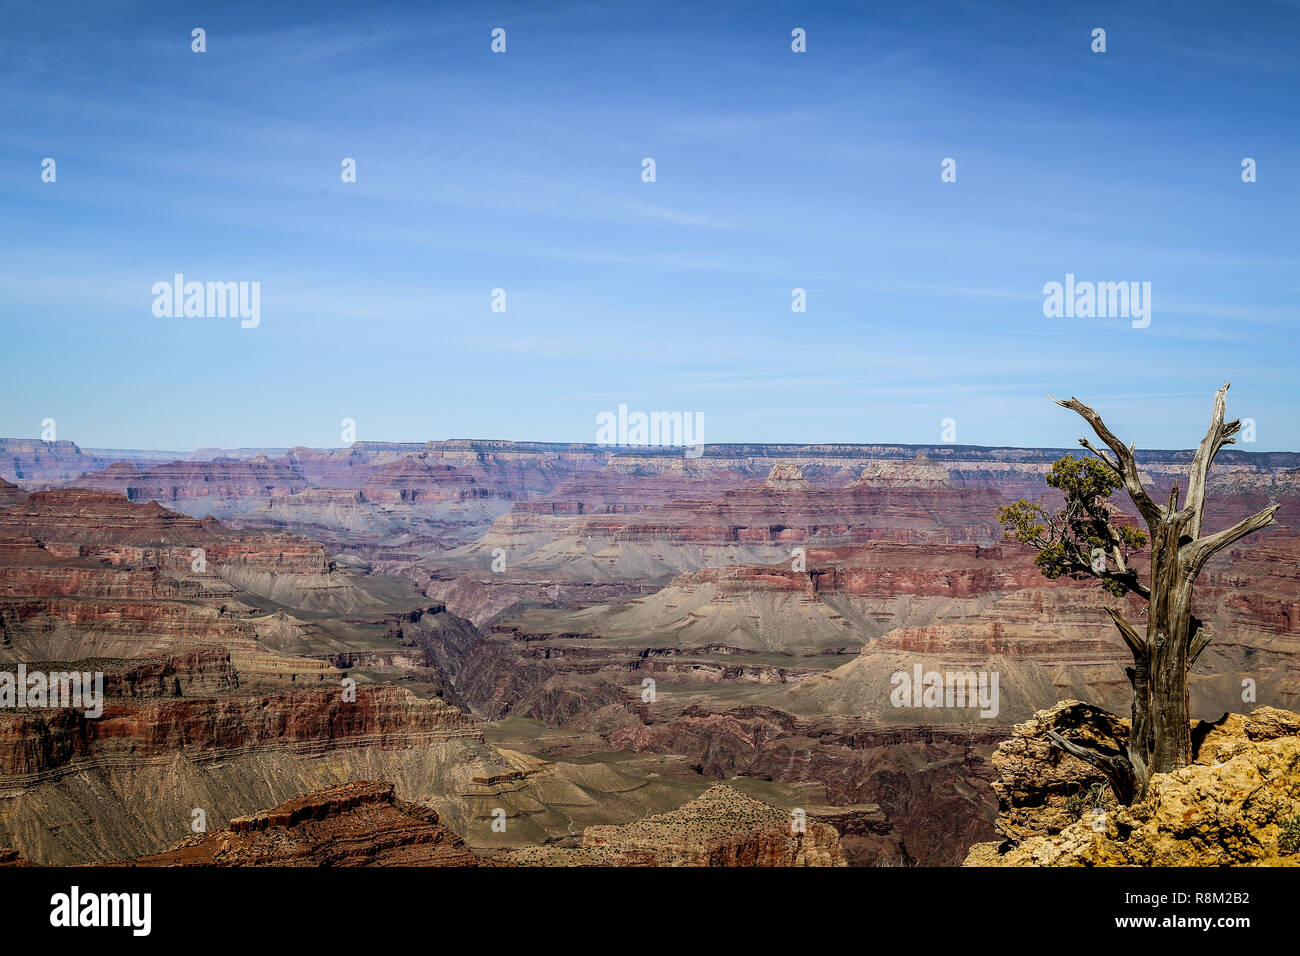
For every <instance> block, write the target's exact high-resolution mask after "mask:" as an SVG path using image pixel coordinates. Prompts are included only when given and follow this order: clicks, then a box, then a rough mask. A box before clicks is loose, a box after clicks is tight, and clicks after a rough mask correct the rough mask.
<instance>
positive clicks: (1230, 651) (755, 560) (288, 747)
mask: <svg viewBox="0 0 1300 956" xmlns="http://www.w3.org/2000/svg"><path fill="white" fill-rule="evenodd" d="M1064 453H1065V451H1064V450H1055V449H1011V448H1007V449H997V448H972V447H966V446H955V445H947V446H944V445H939V446H926V447H919V446H891V445H860V446H847V445H836V446H829V445H822V446H818V445H810V446H793V445H706V446H704V447H703V449H702V454H701V455H700V456H699V457H692V458H687V457H683V456H682V455H681V453H680V451H678V452H677V453H676V454H674V453H673V452H672V451H671V450H665V449H629V448H617V447H604V446H590V445H547V444H544V443H513V442H490V441H446V442H426V443H413V444H398V443H363V442H358V443H356V444H354V445H353V446H351V447H349V448H344V449H326V450H317V449H308V448H292V449H245V450H219V449H208V450H205V451H202V452H195V453H188V454H185V455H171V456H169V455H168V454H166V453H155V452H131V451H113V450H94V449H92V450H82V449H80V448H78V447H77V446H76V445H74V444H73V443H71V442H39V441H32V440H18V439H0V667H9V668H12V667H13V666H16V665H17V664H18V663H20V662H21V663H24V664H25V665H27V666H28V667H29V668H35V667H37V665H42V666H47V669H49V670H56V669H69V670H70V669H74V667H75V668H76V669H80V670H97V671H101V672H103V674H104V677H105V687H106V697H107V700H106V703H105V708H104V713H103V715H102V717H100V718H98V719H88V718H85V717H84V716H82V715H80V714H78V713H76V712H73V711H66V710H52V709H51V710H37V709H27V710H22V711H12V710H11V711H0V848H4V849H6V850H7V851H8V852H10V853H12V854H16V855H17V856H18V857H20V858H22V859H25V860H28V861H31V862H36V863H94V862H101V863H102V862H109V861H114V860H128V859H130V860H139V861H140V862H141V863H142V864H143V863H144V862H145V861H153V862H156V863H163V862H167V861H170V862H168V863H167V865H182V864H184V863H203V864H205V865H206V864H214V865H220V861H219V860H218V859H217V857H218V856H219V855H221V859H222V860H225V861H227V862H230V863H232V865H259V862H270V861H274V860H276V859H277V858H278V857H277V854H278V855H279V856H280V857H282V858H283V859H284V860H285V861H286V862H288V861H298V862H299V863H302V864H304V865H320V864H321V863H322V861H325V860H327V858H328V857H327V855H323V854H324V852H325V851H324V850H323V849H322V848H323V847H324V846H325V845H326V844H327V843H328V842H329V840H330V839H332V837H331V836H330V834H332V833H335V832H337V833H338V834H339V835H340V836H339V839H340V840H341V841H342V843H343V844H346V845H347V846H349V847H352V848H353V849H349V850H347V851H345V852H343V851H341V852H342V855H341V856H340V857H338V858H337V862H338V863H339V864H340V865H345V864H348V863H371V864H374V865H390V864H391V865H401V864H402V863H403V861H406V862H414V863H417V865H426V864H427V865H434V864H436V863H438V862H439V861H452V862H453V864H454V865H466V864H467V863H468V862H473V861H480V862H491V863H493V864H495V865H587V864H596V865H695V864H698V863H701V862H704V863H711V864H713V865H751V864H754V863H758V862H765V863H772V864H776V865H791V864H794V863H804V862H807V863H810V864H813V865H839V864H841V863H848V864H850V865H911V864H918V863H919V864H927V865H955V864H958V863H961V862H962V860H963V859H965V858H966V856H967V853H968V850H969V848H970V847H971V846H972V845H975V844H984V843H988V842H989V841H991V840H993V839H994V837H995V835H996V832H997V831H996V830H995V825H996V822H997V820H998V819H999V817H998V813H999V798H998V796H997V791H996V788H995V784H996V782H997V780H998V773H999V770H998V767H997V761H996V758H995V754H996V753H997V751H998V747H999V745H1001V744H1002V742H1003V741H1005V740H1006V739H1007V738H1008V737H1009V736H1010V735H1011V732H1012V728H1013V727H1014V725H1016V724H1017V723H1020V722H1023V721H1025V720H1028V719H1030V718H1031V717H1032V716H1033V715H1034V714H1035V712H1037V711H1040V710H1041V709H1042V708H1045V707H1051V706H1053V705H1055V704H1056V703H1057V702H1058V701H1060V700H1064V699H1077V700H1087V701H1090V702H1092V703H1093V704H1094V705H1096V706H1099V707H1103V708H1106V709H1108V710H1111V711H1115V712H1118V713H1123V712H1125V710H1126V708H1127V699H1128V698H1127V695H1128V682H1127V680H1126V678H1125V676H1124V670H1123V668H1124V666H1125V664H1126V663H1127V661H1128V654H1127V650H1126V648H1125V647H1124V645H1123V642H1122V641H1121V640H1120V639H1119V637H1118V635H1117V634H1116V633H1115V632H1114V628H1113V626H1112V625H1111V624H1110V622H1109V619H1108V618H1107V616H1106V614H1105V611H1104V608H1105V606H1106V604H1107V603H1108V601H1109V600H1111V599H1110V598H1109V597H1108V596H1107V595H1105V594H1104V593H1103V592H1101V591H1100V590H1098V589H1097V588H1095V587H1093V586H1091V585H1090V584H1089V583H1088V582H1081V581H1072V580H1068V579H1060V580H1056V581H1049V580H1046V579H1044V578H1043V577H1042V576H1041V575H1040V574H1039V572H1038V569H1037V567H1036V566H1035V565H1034V562H1033V553H1032V552H1031V551H1029V550H1028V549H1027V548H1025V547H1023V546H1020V545H1017V544H1015V543H1013V542H1008V541H1005V540H1003V538H1002V535H1001V530H1000V527H999V525H998V522H997V519H996V512H997V509H998V507H1000V506H1002V505H1005V504H1008V503H1010V502H1011V501H1014V500H1015V499H1016V498H1019V497H1021V496H1025V497H1029V498H1031V499H1038V498H1044V499H1046V500H1048V501H1049V502H1050V501H1052V500H1053V499H1052V495H1053V494H1054V492H1052V491H1051V490H1050V489H1049V488H1048V487H1047V486H1046V484H1045V481H1044V476H1045V474H1046V472H1047V470H1048V468H1049V467H1050V464H1051V462H1052V461H1053V460H1055V458H1057V457H1059V456H1060V455H1061V454H1064ZM1190 458H1191V455H1190V452H1181V451H1178V452H1151V451H1148V452H1139V453H1138V460H1139V463H1140V467H1141V468H1142V471H1143V474H1144V478H1145V479H1146V480H1148V481H1149V482H1150V483H1151V485H1152V486H1154V488H1155V489H1156V490H1162V489H1163V491H1164V492H1167V489H1168V486H1169V485H1170V484H1172V483H1173V482H1174V481H1180V482H1182V483H1183V484H1185V474H1186V469H1187V465H1188V463H1189V462H1190ZM1210 498H1211V500H1212V502H1213V503H1214V508H1215V511H1214V514H1213V518H1212V520H1213V521H1214V522H1218V523H1220V524H1221V525H1226V524H1228V523H1230V522H1231V521H1234V520H1237V519H1238V518H1240V517H1243V516H1244V515H1246V514H1250V513H1253V512H1254V511H1256V510H1258V509H1259V508H1260V507H1263V506H1264V505H1266V504H1268V503H1270V502H1276V503H1280V504H1281V505H1282V509H1281V511H1280V513H1279V516H1278V518H1279V525H1278V526H1277V527H1275V528H1272V529H1270V530H1269V531H1268V532H1267V533H1265V534H1261V535H1258V536H1254V537H1252V538H1250V539H1247V540H1245V541H1243V542H1241V543H1240V544H1239V545H1237V546H1236V547H1235V548H1234V549H1233V550H1232V553H1231V554H1225V555H1221V556H1219V558H1218V559H1216V560H1215V561H1214V562H1212V563H1211V565H1209V566H1208V567H1207V569H1206V571H1205V572H1204V574H1203V575H1202V577H1201V580H1200V582H1199V583H1198V590H1197V600H1198V614H1199V616H1200V617H1201V618H1202V619H1204V620H1205V621H1206V622H1207V624H1208V626H1209V627H1210V629H1211V630H1212V632H1213V635H1214V640H1213V642H1212V643H1211V644H1210V645H1209V647H1208V648H1207V650H1206V651H1205V653H1204V654H1203V655H1202V658H1201V659H1200V660H1199V661H1198V664H1197V667H1196V669H1195V670H1194V671H1193V673H1192V682H1191V695H1192V704H1193V711H1194V712H1195V715H1196V716H1197V717H1198V718H1201V719H1204V720H1214V719H1217V718H1218V717H1219V716H1220V715H1221V714H1223V713H1225V712H1229V711H1233V712H1236V711H1241V710H1242V709H1243V707H1246V708H1247V709H1249V707H1251V706H1254V705H1255V704H1256V703H1258V704H1260V705H1271V706H1274V707H1279V708H1284V709H1288V710H1297V709H1300V691H1297V687H1298V686H1300V684H1297V681H1296V676H1297V673H1298V672H1300V623H1298V622H1300V564H1297V556H1298V555H1300V535H1298V534H1297V531H1296V524H1295V522H1296V520H1297V518H1296V515H1297V514H1298V513H1300V512H1298V511H1297V506H1298V505H1300V456H1298V455H1286V454H1281V453H1264V454H1254V453H1249V452H1243V451H1240V450H1237V449H1229V450H1225V451H1224V452H1223V453H1221V455H1220V457H1219V461H1218V463H1217V464H1216V467H1215V469H1214V471H1213V472H1212V478H1211V484H1210ZM1115 503H1116V505H1122V503H1121V502H1119V501H1118V500H1117V501H1116V502H1115ZM1208 530H1213V527H1212V526H1211V527H1210V528H1209V529H1208ZM1133 610H1134V615H1135V616H1136V609H1135V608H1134V609H1133ZM56 664H57V667H56V666H55V665H56ZM917 667H919V668H920V669H921V671H923V672H937V673H940V674H947V673H956V674H967V673H969V674H972V675H973V674H975V673H977V672H978V673H988V672H993V673H996V675H997V677H998V687H999V702H998V707H997V709H996V714H995V715H991V716H990V715H986V716H980V713H979V711H978V709H976V708H974V707H960V706H951V707H949V706H937V707H933V706H927V707H916V706H910V705H906V706H897V705H896V704H895V701H894V700H892V699H891V690H892V686H893V683H894V675H896V674H897V673H899V672H905V673H911V672H912V671H913V669H914V668H917ZM349 787H362V788H363V789H364V788H366V787H369V788H371V789H368V790H365V791H364V792H365V793H366V794H368V795H367V796H365V798H364V799H362V800H360V802H350V801H351V798H350V797H349V798H348V799H345V800H343V801H342V804H338V805H336V804H335V803H332V802H331V799H332V798H328V797H326V798H319V799H320V800H321V801H322V802H320V803H319V804H310V801H311V800H317V799H318V797H317V796H310V797H309V795H319V794H321V793H330V792H333V791H334V790H336V789H337V788H345V790H346V788H349ZM375 788H378V789H375ZM384 788H390V789H388V790H385V789H384ZM349 792H350V791H349ZM358 792H360V791H358ZM295 800H308V801H309V804H310V805H311V806H313V807H316V809H310V810H304V811H302V812H304V813H306V814H307V817H305V818H303V819H307V818H310V819H311V820H314V821H315V823H313V824H311V825H312V826H317V827H318V829H317V830H314V831H312V832H306V831H301V832H300V830H299V829H296V828H297V827H298V824H299V823H301V822H302V820H295V822H294V823H293V824H292V825H287V826H286V827H283V828H279V827H278V825H277V826H276V827H272V826H270V824H266V825H265V826H263V825H262V824H257V825H256V826H255V827H253V829H251V830H250V829H248V827H249V826H252V825H249V824H244V823H238V821H240V820H245V819H251V818H256V819H262V818H261V817H258V816H257V815H258V814H265V813H270V812H271V811H272V809H273V808H277V807H280V806H282V805H283V806H290V805H292V804H293V801H295ZM701 801H702V802H701ZM750 803H753V804H755V805H756V806H757V807H765V808H766V809H765V810H761V811H760V810H759V809H757V808H756V807H755V806H750ZM343 804H346V806H344V805H343ZM304 806H306V805H304ZM418 808H424V809H422V810H421V809H418ZM795 808H798V809H800V810H802V811H804V812H805V813H806V815H807V820H808V824H807V831H806V833H805V834H804V835H803V837H802V840H801V841H797V845H796V844H795V843H792V842H791V841H790V839H789V837H790V834H788V833H786V832H785V830H784V829H783V828H784V827H785V822H784V821H787V819H788V818H789V816H790V814H791V812H792V811H793V810H794V809H795ZM196 810H202V811H203V813H204V815H205V816H206V818H207V819H208V820H210V821H211V822H212V824H213V825H214V826H215V827H218V828H221V827H225V828H227V829H225V830H221V831H220V834H221V835H220V837H219V841H224V842H220V843H219V845H220V846H221V847H224V849H222V850H220V853H219V852H218V850H217V849H215V847H217V846H218V843H214V842H212V841H213V840H215V839H217V838H218V834H217V833H216V832H214V833H211V834H208V835H206V836H195V835H194V834H192V833H191V832H190V831H189V825H190V821H191V819H192V817H193V814H194V812H195V811H196ZM422 814H425V815H422ZM427 814H432V816H428V815H427ZM673 814H677V816H673ZM289 816H290V817H292V816H293V812H289ZM271 817H276V815H275V814H274V813H271ZM705 818H707V819H709V820H714V821H715V823H716V826H717V828H718V829H717V831H716V834H715V835H710V836H707V837H704V836H700V833H702V832H704V831H702V830H700V829H699V828H700V827H704V824H702V823H699V820H700V819H705ZM266 819H270V817H267V818H266ZM276 819H279V817H276ZM755 820H760V821H762V820H766V822H762V823H759V824H754V821H755ZM741 821H747V822H744V823H742V822H741ZM241 827H242V828H243V829H240V828H241ZM367 827H370V828H372V829H373V830H374V832H375V833H376V841H375V844H374V845H375V850H374V852H373V854H370V855H367V854H368V853H369V851H366V850H364V849H363V848H362V844H363V843H364V840H362V839H361V838H360V837H359V836H358V834H361V833H363V832H364V831H365V829H366V828H367ZM713 827H714V824H713V823H711V824H709V825H708V826H707V827H704V828H705V830H707V831H708V832H709V833H710V834H714V833H715V831H714V829H712V828H713ZM331 828H335V829H331ZM823 828H825V829H823ZM281 830H284V831H285V832H281ZM290 831H292V832H290ZM666 833H673V834H676V836H674V837H673V838H672V841H669V842H673V841H677V843H674V844H673V845H677V844H678V843H680V844H681V845H683V846H686V845H692V846H693V845H697V844H698V845H699V846H701V847H706V848H708V849H706V850H702V851H701V853H702V855H701V856H691V855H690V854H689V853H685V851H682V852H681V853H677V851H672V852H669V851H664V852H663V853H660V852H658V851H656V850H655V849H654V846H655V845H656V841H662V840H663V839H666V838H665V837H663V834H666ZM259 834H261V836H259ZM266 834H271V836H266ZM276 834H279V836H276ZM382 834H387V836H382ZM832 836H833V837H834V838H833V839H832ZM186 841H188V842H186ZM249 841H253V842H249ZM385 848H387V849H385ZM354 850H355V852H354ZM675 853H677V855H674V854H675ZM168 854H171V855H168ZM421 861H422V862H421Z"/></svg>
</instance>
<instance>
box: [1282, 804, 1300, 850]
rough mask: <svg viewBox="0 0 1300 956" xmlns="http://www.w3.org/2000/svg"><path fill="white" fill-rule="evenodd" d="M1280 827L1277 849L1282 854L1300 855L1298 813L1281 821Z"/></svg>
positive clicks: (1299, 819)
mask: <svg viewBox="0 0 1300 956" xmlns="http://www.w3.org/2000/svg"><path fill="white" fill-rule="evenodd" d="M1281 826H1282V832H1281V833H1280V834H1278V838H1277V848H1278V849H1279V850H1281V851H1282V852H1283V853H1300V813H1297V814H1294V815H1293V816H1291V817H1289V818H1288V819H1286V820H1283V821H1282V823H1281Z"/></svg>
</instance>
